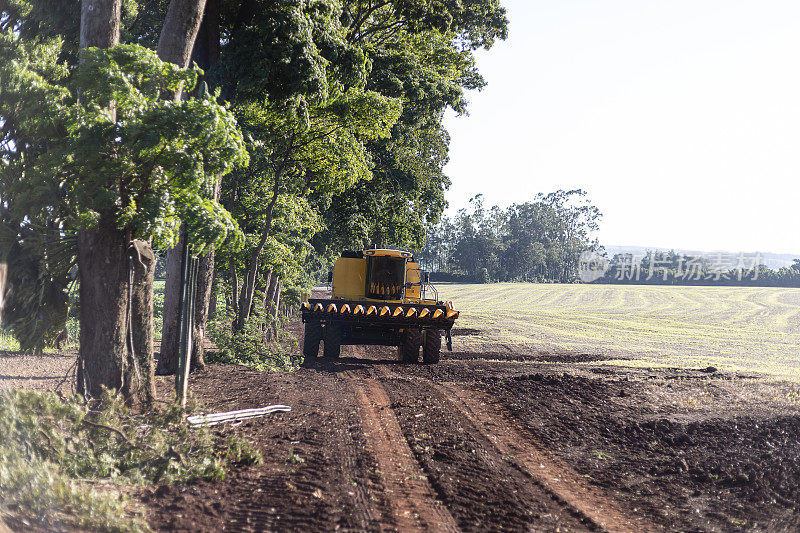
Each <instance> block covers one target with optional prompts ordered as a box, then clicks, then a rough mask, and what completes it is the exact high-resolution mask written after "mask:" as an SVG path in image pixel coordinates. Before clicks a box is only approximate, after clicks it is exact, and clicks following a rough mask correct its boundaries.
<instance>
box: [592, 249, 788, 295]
mask: <svg viewBox="0 0 800 533" xmlns="http://www.w3.org/2000/svg"><path fill="white" fill-rule="evenodd" d="M606 261H608V260H606ZM761 262H762V258H761V256H760V254H758V253H749V254H745V253H739V254H734V253H709V254H702V255H687V254H681V253H677V252H675V251H670V252H654V251H650V252H647V253H646V254H645V255H644V256H641V255H634V254H616V255H614V257H613V258H611V260H610V261H608V262H607V265H606V267H607V269H608V270H607V271H606V273H605V275H603V276H602V277H600V278H599V279H598V280H597V281H595V283H619V284H648V285H733V286H754V287H800V259H795V260H794V264H793V265H792V266H791V267H788V268H787V267H783V268H780V269H777V270H773V269H771V268H768V267H767V266H765V265H763V264H761ZM595 268H597V265H595Z"/></svg>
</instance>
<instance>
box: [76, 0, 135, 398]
mask: <svg viewBox="0 0 800 533" xmlns="http://www.w3.org/2000/svg"><path fill="white" fill-rule="evenodd" d="M121 15H122V0H83V2H82V3H81V31H80V47H81V48H89V47H97V48H111V47H114V46H116V45H117V44H118V43H119V32H120V22H121ZM112 106H113V104H112ZM127 248H128V247H127V239H126V236H125V233H124V232H122V231H120V230H118V229H117V228H116V227H115V225H114V222H113V220H111V216H110V215H108V214H106V215H103V216H101V219H100V222H99V225H98V227H97V228H96V229H93V230H83V231H79V232H78V267H79V273H80V293H79V294H80V296H79V297H80V302H81V305H80V318H79V320H80V348H79V356H78V371H77V373H76V377H77V384H76V389H77V390H78V392H79V393H82V394H84V395H86V396H91V397H94V398H98V397H100V396H101V395H102V394H103V388H108V389H113V390H119V389H121V388H122V387H123V385H124V384H125V383H126V382H128V381H130V379H131V378H132V377H133V376H132V375H131V373H130V372H127V371H126V370H130V369H126V362H127V355H128V346H127V338H126V337H127V335H126V333H127V331H128V320H127V317H128V284H129V278H128V274H129V273H128V250H127Z"/></svg>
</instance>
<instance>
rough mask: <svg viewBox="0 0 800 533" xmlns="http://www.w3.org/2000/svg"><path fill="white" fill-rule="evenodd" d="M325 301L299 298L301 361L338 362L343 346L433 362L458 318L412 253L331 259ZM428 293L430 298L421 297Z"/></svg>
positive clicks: (449, 344) (366, 252)
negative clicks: (388, 349)
mask: <svg viewBox="0 0 800 533" xmlns="http://www.w3.org/2000/svg"><path fill="white" fill-rule="evenodd" d="M328 281H329V282H330V283H332V284H333V288H332V294H331V298H330V299H308V298H307V297H306V296H304V297H303V304H302V318H303V322H304V323H305V325H306V331H305V336H304V338H303V356H304V357H305V359H306V361H308V360H311V359H313V358H315V357H317V356H318V354H319V343H320V342H323V345H324V349H323V355H324V357H326V358H336V357H339V352H340V348H341V346H342V345H343V344H370V345H381V346H397V347H398V351H399V355H400V359H401V360H402V361H405V362H407V363H416V362H419V352H420V347H421V348H422V361H423V362H425V363H438V362H439V352H440V351H441V348H442V335H444V336H445V337H446V339H447V348H448V349H449V350H451V351H452V349H453V345H452V339H451V337H450V330H451V329H452V327H453V323H454V322H455V320H456V318H458V311H455V310H453V305H452V303H451V302H440V301H439V296H438V293H436V289H434V288H433V287H432V286H431V285H430V283H429V282H428V274H427V273H426V272H422V270H421V269H420V266H419V264H418V263H417V262H416V260H415V259H414V256H413V254H412V253H411V252H405V251H401V250H378V249H375V250H364V251H363V252H351V251H346V252H344V253H342V257H340V258H339V259H337V260H336V264H335V265H334V269H333V274H332V276H331V277H330V278H329V280H328ZM428 289H430V290H432V291H433V293H434V298H432V299H430V298H426V292H427V290H428Z"/></svg>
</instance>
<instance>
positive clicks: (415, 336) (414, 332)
mask: <svg viewBox="0 0 800 533" xmlns="http://www.w3.org/2000/svg"><path fill="white" fill-rule="evenodd" d="M420 346H422V331H420V330H418V329H416V328H408V329H406V330H405V331H404V332H403V338H402V342H401V343H400V360H401V361H403V362H404V363H417V362H419V349H420Z"/></svg>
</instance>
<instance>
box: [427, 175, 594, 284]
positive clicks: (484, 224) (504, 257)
mask: <svg viewBox="0 0 800 533" xmlns="http://www.w3.org/2000/svg"><path fill="white" fill-rule="evenodd" d="M470 204H471V209H469V210H467V209H461V210H460V211H459V212H458V214H457V215H456V217H455V219H453V220H450V219H449V218H445V219H444V220H443V221H442V222H441V224H440V225H439V226H438V227H437V228H436V229H435V230H434V231H433V232H432V233H431V235H429V237H428V239H427V242H426V246H425V248H424V249H423V250H422V252H421V253H420V259H421V260H422V261H423V263H424V265H425V266H426V268H428V269H430V270H433V271H437V272H443V273H448V274H461V275H463V276H465V277H466V279H469V280H472V281H478V282H480V283H485V282H487V281H488V280H489V279H495V280H500V281H557V282H561V283H565V282H570V281H574V280H575V279H576V276H577V268H578V260H579V258H580V254H581V253H582V252H584V251H587V250H596V249H598V248H599V243H598V242H597V240H596V239H594V238H593V233H594V232H595V231H596V230H597V227H598V226H597V223H598V221H599V219H600V217H601V214H600V212H599V210H598V209H597V208H596V207H595V206H593V205H592V204H591V203H589V201H588V200H587V198H586V193H585V192H584V191H581V190H574V191H560V190H559V191H556V192H553V193H549V194H541V193H540V194H538V195H536V197H535V198H534V200H533V201H532V202H525V203H521V204H514V205H512V206H511V207H509V208H508V209H505V210H503V209H500V208H499V207H497V206H494V207H492V208H491V209H488V210H487V209H485V208H484V206H483V197H482V196H480V195H478V196H476V197H475V198H473V199H472V200H470Z"/></svg>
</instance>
